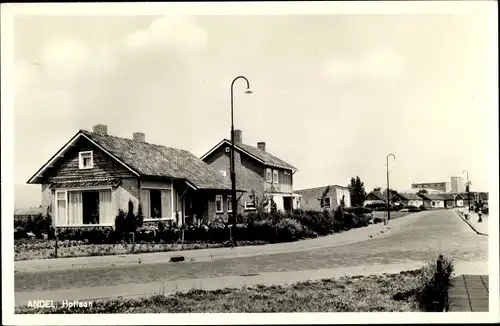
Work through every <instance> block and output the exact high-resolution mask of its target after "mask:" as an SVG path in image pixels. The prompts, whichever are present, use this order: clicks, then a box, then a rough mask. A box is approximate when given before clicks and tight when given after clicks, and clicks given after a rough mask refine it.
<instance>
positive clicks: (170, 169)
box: [28, 130, 231, 190]
mask: <svg viewBox="0 0 500 326" xmlns="http://www.w3.org/2000/svg"><path fill="white" fill-rule="evenodd" d="M80 137H83V138H86V139H87V140H88V141H90V142H91V143H93V144H94V145H95V146H97V147H98V148H100V149H101V150H103V151H104V152H105V153H106V154H108V155H109V156H111V157H112V158H113V159H115V160H116V161H118V162H119V163H121V164H122V165H123V166H125V167H126V168H127V169H129V170H130V171H131V172H132V173H134V174H136V175H137V176H145V177H159V178H174V179H183V180H185V181H187V182H188V183H189V184H190V185H192V186H194V187H195V188H198V189H221V190H225V189H227V190H229V189H231V182H230V180H229V178H227V177H225V176H223V175H222V174H221V173H220V172H219V171H217V170H216V169H214V168H212V167H211V166H209V165H208V164H206V163H205V162H203V161H202V160H200V159H198V158H197V157H196V156H195V155H193V154H191V153H190V152H188V151H186V150H183V149H176V148H171V147H165V146H161V145H155V144H150V143H147V142H141V141H136V140H133V139H127V138H121V137H116V136H111V135H107V134H98V133H94V132H90V131H87V130H80V131H79V132H78V133H77V134H76V135H75V136H74V137H73V138H72V139H71V140H70V141H69V142H68V143H67V144H66V145H65V146H64V147H63V148H62V149H61V150H60V151H59V152H58V153H56V154H55V155H54V156H53V157H52V158H51V159H50V160H49V162H47V163H46V164H45V165H44V166H42V168H41V169H40V170H39V171H37V173H35V175H34V176H33V177H32V178H31V179H30V180H29V181H28V183H37V182H36V181H37V179H38V178H39V177H40V176H41V175H43V173H44V172H45V170H46V169H47V168H48V167H49V166H50V165H51V164H53V163H54V162H55V160H57V159H58V158H59V157H61V155H62V154H63V153H64V152H65V151H66V150H67V149H68V148H69V146H70V145H71V144H73V143H75V142H76V140H77V139H79V138H80Z"/></svg>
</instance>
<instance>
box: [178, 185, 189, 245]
mask: <svg viewBox="0 0 500 326" xmlns="http://www.w3.org/2000/svg"><path fill="white" fill-rule="evenodd" d="M187 190H188V188H187V186H186V189H185V190H184V192H183V193H182V195H181V197H180V202H181V206H183V207H184V204H183V202H182V200H183V198H184V195H186V192H187ZM184 215H185V209H182V226H181V239H182V240H181V250H184V228H185V227H186V218H185V216H184Z"/></svg>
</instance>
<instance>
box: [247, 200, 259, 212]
mask: <svg viewBox="0 0 500 326" xmlns="http://www.w3.org/2000/svg"><path fill="white" fill-rule="evenodd" d="M249 203H251V205H250V206H249V205H248V204H249ZM245 210H246V211H254V210H257V207H255V202H254V201H250V202H247V201H246V202H245Z"/></svg>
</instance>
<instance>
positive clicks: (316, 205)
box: [295, 185, 351, 211]
mask: <svg viewBox="0 0 500 326" xmlns="http://www.w3.org/2000/svg"><path fill="white" fill-rule="evenodd" d="M295 192H296V193H297V194H299V195H300V196H301V197H300V208H301V209H304V210H313V211H319V210H325V209H326V210H329V211H335V210H336V209H337V207H339V206H341V203H342V201H343V202H344V207H351V194H350V192H349V188H347V187H342V186H339V185H328V186H323V187H316V188H308V189H300V190H296V191H295ZM323 194H324V195H325V196H323ZM322 197H323V200H322Z"/></svg>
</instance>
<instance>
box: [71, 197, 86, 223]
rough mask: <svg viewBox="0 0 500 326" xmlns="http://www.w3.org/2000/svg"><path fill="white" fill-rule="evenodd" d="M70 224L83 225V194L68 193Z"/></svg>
mask: <svg viewBox="0 0 500 326" xmlns="http://www.w3.org/2000/svg"><path fill="white" fill-rule="evenodd" d="M68 195H69V196H68V197H69V224H70V225H76V224H83V196H82V193H81V192H68Z"/></svg>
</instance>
